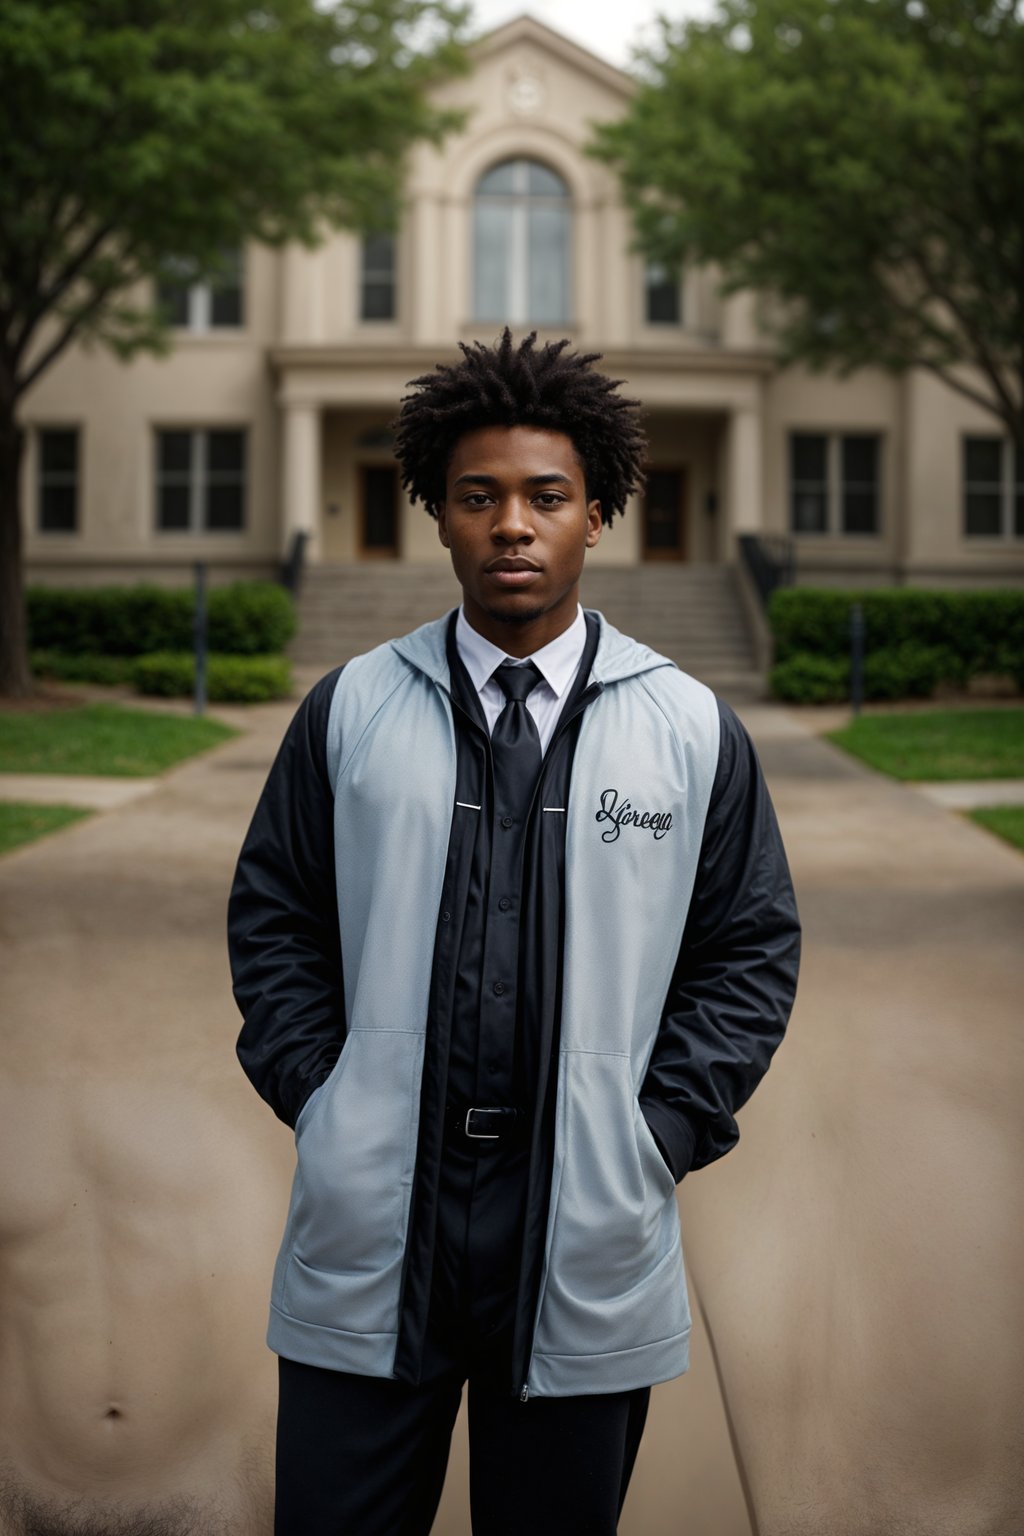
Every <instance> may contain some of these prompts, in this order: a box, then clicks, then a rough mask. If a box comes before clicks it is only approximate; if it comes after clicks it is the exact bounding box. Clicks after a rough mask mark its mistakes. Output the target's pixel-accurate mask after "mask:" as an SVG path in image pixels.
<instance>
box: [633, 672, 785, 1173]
mask: <svg viewBox="0 0 1024 1536" xmlns="http://www.w3.org/2000/svg"><path fill="white" fill-rule="evenodd" d="M719 716H720V720H721V742H720V747H719V757H718V768H717V771H716V774H715V781H714V785H713V788H712V792H711V801H710V804H709V807H708V815H707V820H706V822H705V826H704V837H703V841H702V843H701V851H700V859H699V863H698V867H697V876H696V882H695V884H694V889H693V896H692V899H691V902H690V910H689V914H688V916H687V920H686V927H685V930H684V932H683V942H682V945H681V947H680V951H679V957H678V960H677V962H676V968H675V973H674V975H673V977H672V983H671V986H670V987H669V992H668V997H667V998H666V1001H665V1008H664V1013H663V1015H662V1021H661V1027H660V1029H659V1032H658V1038H657V1040H656V1042H655V1046H654V1051H653V1053H652V1056H651V1061H650V1064H649V1066H648V1069H647V1074H646V1076H645V1078H644V1081H643V1084H642V1087H641V1091H640V1103H641V1108H642V1109H643V1112H644V1117H645V1119H646V1120H647V1123H648V1125H649V1126H650V1128H651V1130H652V1132H653V1134H654V1137H655V1139H656V1141H657V1142H658V1145H659V1146H660V1148H661V1150H662V1153H663V1155H664V1157H665V1161H666V1162H667V1163H668V1165H669V1167H670V1168H671V1170H672V1172H673V1174H674V1176H675V1178H676V1181H677V1182H678V1181H679V1180H680V1179H681V1178H683V1176H684V1175H685V1174H686V1173H687V1172H689V1171H690V1170H691V1169H695V1168H703V1167H704V1166H705V1165H706V1164H707V1163H711V1162H714V1160H715V1159H716V1158H719V1157H721V1156H722V1154H723V1153H725V1152H728V1150H729V1148H730V1147H732V1146H734V1145H735V1143H736V1142H737V1141H738V1140H739V1129H738V1127H737V1125H736V1120H735V1113H736V1111H737V1110H738V1109H739V1108H740V1106H741V1105H742V1104H744V1103H746V1101H747V1099H748V1098H749V1097H750V1095H751V1094H752V1093H753V1091H754V1089H755V1088H756V1086H757V1084H758V1083H759V1082H760V1080H761V1078H762V1077H763V1075H764V1073H765V1072H766V1071H767V1069H768V1063H769V1061H770V1060H771V1057H772V1054H773V1052H774V1051H775V1048H776V1046H777V1045H778V1044H779V1042H780V1040H781V1039H782V1035H783V1032H784V1030H785V1028H786V1024H787V1022H788V1019H789V1014H790V1010H791V1008H792V1006H793V998H794V995H795V993H796V978H797V969H798V966H799V959H800V924H799V920H798V918H797V911H796V900H795V898H794V895H793V886H792V882H791V880H790V877H789V867H788V865H787V863H786V855H785V852H784V850H783V847H782V838H781V836H780V834H779V828H778V823H777V821H776V819H775V812H774V810H773V808H772V803H771V800H770V799H769V797H768V790H767V787H766V785H765V782H764V777H763V775H762V772H761V765H760V763H759V762H758V760H757V754H756V752H755V751H754V746H753V743H752V742H751V740H750V737H749V736H748V735H747V732H746V731H745V730H744V728H743V726H742V725H741V724H740V722H739V721H738V720H737V718H736V716H735V715H734V714H733V712H732V710H731V709H730V708H729V706H728V705H727V704H723V703H721V702H720V703H719Z"/></svg>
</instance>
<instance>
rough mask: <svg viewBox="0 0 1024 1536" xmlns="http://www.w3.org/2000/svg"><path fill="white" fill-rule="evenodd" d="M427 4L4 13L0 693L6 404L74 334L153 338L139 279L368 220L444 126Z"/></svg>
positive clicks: (124, 351) (6, 596)
mask: <svg viewBox="0 0 1024 1536" xmlns="http://www.w3.org/2000/svg"><path fill="white" fill-rule="evenodd" d="M462 21H463V16H462V12H461V11H460V10H458V9H456V8H454V7H451V6H449V5H447V4H446V3H445V0H337V3H328V0H4V4H3V6H2V7H0V143H2V144H3V146H4V166H3V174H2V175H0V693H3V692H15V693H17V692H24V691H26V689H27V687H28V682H29V679H28V668H27V660H26V656H27V653H26V650H25V636H24V614H23V603H22V596H21V588H20V574H19V572H20V535H19V519H18V506H17V484H18V461H19V457H20V437H19V433H18V430H17V425H16V421H15V409H16V404H17V401H18V399H19V397H21V396H22V395H24V393H25V391H26V390H27V389H28V388H30V386H31V385H32V384H33V383H34V382H35V380H36V379H38V378H39V377H40V375H41V374H42V373H43V372H44V371H45V369H47V368H48V367H49V366H50V365H51V364H52V363H53V362H54V361H55V360H56V359H57V358H58V357H59V356H60V355H61V353H62V352H63V351H64V349H65V348H66V347H67V346H68V345H69V344H70V343H71V342H72V341H75V340H83V339H90V340H93V341H97V342H99V343H102V344H105V345H107V346H109V347H111V348H113V349H114V350H115V351H116V352H118V353H119V354H121V355H122V356H130V355H131V354H132V353H133V352H136V351H138V350H140V349H143V348H148V349H157V350H159V349H160V348H162V347H164V346H166V340H167V338H166V332H165V329H164V326H163V324H162V321H161V317H160V315H159V314H158V313H156V312H154V308H153V305H152V303H151V301H150V296H151V288H150V286H149V285H148V284H146V285H145V286H140V281H141V280H142V279H145V278H148V277H153V276H157V275H159V273H160V272H161V270H162V267H163V264H164V263H165V262H166V261H167V259H168V258H169V257H173V258H175V259H176V260H177V261H178V262H179V263H184V264H185V266H186V269H187V270H188V271H189V272H190V273H192V274H194V275H195V276H197V277H198V276H215V275H216V273H217V270H218V265H219V263H220V260H221V256H222V253H223V252H224V251H225V250H230V249H237V248H239V247H241V246H242V245H244V244H245V243H246V242H247V241H251V240H257V241H262V242H265V243H267V244H270V245H280V244H281V243H283V242H284V241H287V240H293V239H297V240H301V241H304V242H307V243H312V242H314V241H315V239H316V238H317V235H318V233H319V232H320V231H322V229H323V228H324V226H325V225H349V226H352V227H359V228H377V229H379V228H382V227H386V226H387V225H388V224H389V223H391V222H393V221H394V219H395V216H396V213H397V209H398V205H399V201H400V192H401V180H402V175H401V172H402V160H403V156H404V153H405V151H406V150H407V148H408V147H409V146H410V145H411V144H412V143H413V142H414V141H416V140H417V139H421V138H424V137H428V138H437V137H439V136H440V135H441V134H442V133H443V132H444V131H445V130H446V129H447V128H449V127H451V126H453V125H454V119H453V117H452V116H451V115H450V114H445V113H443V112H440V111H438V110H437V109H436V108H434V107H433V106H432V105H431V103H430V100H429V98H428V95H427V92H428V89H429V87H430V86H431V84H432V83H433V82H435V81H436V80H438V79H439V78H440V77H441V76H442V75H444V74H446V73H449V72H451V71H452V70H454V69H457V68H459V67H460V66H461V64H462V53H461V48H460V45H459V31H460V27H461V24H462Z"/></svg>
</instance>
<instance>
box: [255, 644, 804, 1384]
mask: <svg viewBox="0 0 1024 1536" xmlns="http://www.w3.org/2000/svg"><path fill="white" fill-rule="evenodd" d="M588 619H589V621H590V622H591V624H593V623H596V624H598V625H599V638H598V644H597V649H596V654H595V656H594V660H593V665H592V668H591V673H590V679H589V685H588V688H587V690H586V693H585V695H584V698H585V704H586V707H585V710H584V711H583V713H582V717H581V718H580V720H579V721H578V725H577V730H578V738H577V741H576V749H575V753H574V755H573V758H572V768H571V777H570V780H569V786H568V794H567V796H566V799H565V811H566V814H565V861H564V886H565V889H564V901H563V910H562V931H563V948H562V986H561V997H560V1000H559V1001H560V1007H559V1010H558V1034H557V1049H556V1056H557V1059H556V1060H555V1061H553V1062H552V1064H551V1070H552V1074H553V1083H552V1096H551V1102H552V1105H553V1113H552V1115H551V1117H550V1145H548V1146H547V1147H546V1148H545V1147H542V1148H540V1149H539V1157H540V1159H541V1163H540V1165H541V1166H542V1167H543V1170H544V1178H543V1186H544V1187H543V1189H542V1190H540V1191H538V1192H537V1199H538V1200H540V1201H541V1204H540V1205H539V1206H538V1209H539V1210H540V1211H541V1213H542V1217H543V1220H542V1224H541V1228H540V1231H541V1240H540V1242H539V1252H538V1263H537V1264H536V1266H535V1269H534V1271H532V1272H531V1273H533V1274H535V1282H531V1284H530V1286H529V1294H524V1295H522V1296H521V1298H520V1303H521V1306H520V1312H521V1314H522V1316H523V1317H525V1318H526V1319H527V1322H528V1327H527V1328H526V1330H525V1338H524V1346H523V1350H522V1380H523V1384H524V1390H528V1391H529V1392H530V1393H535V1394H539V1395H552V1396H560V1395H568V1394H577V1393H596V1392H612V1391H623V1390H627V1389H630V1388H633V1387H638V1386H645V1385H649V1384H651V1383H653V1382H656V1381H663V1380H667V1379H669V1378H670V1377H672V1376H676V1375H678V1374H680V1373H681V1372H682V1371H684V1370H685V1369H686V1366H687V1358H688V1337H689V1331H690V1313H689V1306H688V1301H687V1295H686V1286H685V1279H684V1274H683V1262H682V1249H681V1242H680V1232H679V1219H678V1213H677V1207H676V1202H675V1198H674V1191H675V1184H676V1183H677V1182H678V1180H679V1179H681V1178H682V1177H683V1176H684V1175H685V1174H686V1173H687V1172H688V1171H690V1170H691V1169H694V1168H700V1167H702V1166H704V1165H706V1164H707V1163H710V1162H712V1161H713V1160H714V1159H715V1158H717V1157H720V1156H721V1155H722V1154H723V1153H724V1152H726V1151H728V1150H729V1148H730V1147H731V1146H732V1145H734V1143H735V1142H736V1140H737V1139H738V1135H739V1132H738V1130H737V1127H736V1122H735V1112H736V1110H737V1109H738V1108H739V1107H740V1106H741V1105H742V1104H743V1103H744V1102H745V1100H746V1099H747V1098H748V1097H749V1095H750V1093H751V1092H752V1091H753V1089H754V1087H755V1086H756V1084H757V1082H758V1081H759V1080H760V1078H761V1076H762V1075H763V1073H764V1072H765V1070H766V1069H767V1066H768V1063H769V1061H770V1059H771V1056H772V1053H773V1052H774V1050H775V1048H776V1046H777V1045H778V1043H779V1041H780V1039H781V1038H782V1034H783V1031H784V1029H785V1025H786V1021H787V1019H788V1016H789V1011H790V1008H791V1006H792V1000H793V995H794V991H795V985H796V971H797V964H798V953H799V927H798V922H797V917H796V908H795V903H794V899H793V893H792V887H791V884H790V880H789V874H788V870H787V867H786V860H785V855H784V853H783V850H782V844H781V841H780V838H779V834H778V828H777V825H776V822H775V817H774V813H773V811H772V808H771V804H770V801H769V799H768V795H767V791H766V789H765V786H764V782H763V779H762V776H761V772H760V768H759V766H758V763H757V759H756V756H755V754H754V751H753V748H752V746H751V744H750V742H749V739H748V737H747V736H746V733H745V732H744V731H743V728H742V727H741V726H740V725H739V722H738V721H737V720H736V718H735V716H734V715H733V714H732V712H731V711H730V710H729V709H728V708H727V707H726V706H724V705H719V704H718V703H717V701H716V700H715V698H714V696H713V695H712V694H711V693H710V692H709V690H708V689H706V688H705V687H704V686H703V685H702V684H700V683H698V682H696V681H695V680H694V679H692V678H690V677H688V676H686V674H684V673H682V672H680V671H679V670H678V669H677V668H676V667H675V666H674V664H673V663H671V662H670V661H668V660H667V659H666V658H665V657H662V656H658V655H656V654H655V653H654V652H652V651H650V650H648V649H647V648H646V647H644V646H642V645H639V644H638V643H637V642H635V641H633V640H630V639H628V638H627V637H626V636H624V635H621V634H620V633H619V632H618V631H616V630H615V629H613V628H612V627H611V626H610V625H608V624H607V623H606V622H605V621H604V620H603V618H602V617H601V616H600V615H594V616H590V615H588ZM448 626H449V618H447V617H446V618H443V619H440V620H437V621H435V622H434V623H432V624H428V625H425V626H424V627H423V628H422V629H419V630H417V631H415V632H414V633H413V634H411V635H408V636H405V637H404V638H403V639H401V640H396V641H393V642H390V643H389V644H387V645H384V646H381V647H379V648H378V649H377V650H375V651H372V652H370V653H369V654H367V655H365V656H362V657H359V658H357V659H356V660H355V661H352V662H350V663H348V664H347V666H345V668H344V669H338V670H337V671H336V672H334V673H331V674H330V675H329V676H328V677H326V678H324V679H323V680H322V681H321V683H320V684H318V685H317V687H316V688H314V689H313V691H312V693H311V694H310V695H309V696H308V698H307V699H306V700H305V702H304V703H303V705H302V706H301V707H300V709H299V711H298V713H297V714H296V717H295V719H294V720H293V722H292V724H291V726H290V728H289V730H288V733H287V735H286V737H285V740H284V743H283V744H282V747H281V750H280V752H279V754H278V757H277V760H276V761H275V764H274V767H273V769H272V771H271V774H270V777H269V779H268V781H267V785H266V788H265V790H264V792H263V795H262V797H261V800H260V803H259V805H258V807H257V810H256V813H255V815H254V818H253V822H252V826H251V827H250V830H249V834H248V836H247V838H246V842H245V845H244V847H243V850H242V854H241V857H240V859H239V864H238V870H237V873H236V877H235V885H234V888H233V891H232V898H231V904H230V911H229V942H230V949H231V961H232V970H233V975H234V985H235V996H236V998H237V1001H238V1004H239V1007H240V1009H241V1011H242V1015H243V1018H244V1020H245V1023H244V1027H243V1029H242V1033H241V1036H240V1039H239V1046H238V1049H239V1056H240V1059H241V1061H242V1064H243V1066H244V1068H245V1070H246V1072H247V1073H248V1075H249V1077H250V1078H251V1080H252V1081H253V1083H254V1085H255V1086H256V1088H257V1090H258V1091H259V1092H260V1093H261V1094H262V1096H263V1097H264V1098H265V1099H266V1100H267V1101H268V1103H270V1105H271V1106H272V1107H273V1109H274V1110H275V1112H276V1113H277V1114H278V1115H279V1116H280V1117H281V1118H282V1119H284V1120H286V1121H287V1122H288V1123H289V1124H291V1125H294V1126H295V1134H296V1142H297V1150H298V1165H297V1169H296V1176H295V1183H294V1186H293V1193H292V1200H291V1205H290V1209H289V1213H288V1219H287V1224H286V1229H285V1234H284V1240H283V1242H282V1245H281V1251H280V1254H279V1257H278V1261H277V1265H276V1268H275V1274H274V1283H273V1294H272V1302H271V1321H270V1328H269V1333H268V1343H269V1344H270V1346H271V1348H272V1349H274V1350H276V1351H277V1352H278V1353H280V1354H283V1355H286V1356H288V1357H289V1358H291V1359H295V1360H300V1361H304V1362H307V1363H309V1364H313V1365H319V1366H326V1367H331V1368H334V1369H339V1370H348V1371H354V1372H357V1373H361V1374H365V1375H377V1376H390V1375H392V1374H395V1373H396V1358H397V1373H398V1374H399V1375H401V1376H404V1377H414V1375H415V1362H414V1361H413V1362H412V1363H411V1364H410V1363H409V1360H408V1358H407V1357H408V1350H405V1351H404V1352H402V1351H400V1348H399V1346H400V1342H401V1341H402V1336H403V1307H404V1306H405V1307H407V1305H408V1302H407V1298H408V1297H409V1296H410V1295H414V1294H416V1292H417V1289H418V1290H419V1292H420V1293H422V1290H423V1282H424V1277H423V1276H416V1277H414V1279H416V1280H418V1282H419V1284H418V1286H417V1285H415V1284H414V1285H412V1286H410V1285H409V1283H408V1282H409V1275H408V1273H407V1260H408V1257H409V1254H408V1251H407V1248H408V1235H409V1232H410V1216H411V1212H412V1204H413V1191H414V1188H415V1189H416V1190H417V1200H421V1199H423V1198H424V1169H425V1167H426V1166H428V1165H426V1164H424V1163H423V1161H422V1160H421V1157H420V1154H421V1151H422V1150H423V1148H425V1147H426V1146H428V1145H429V1144H431V1143H436V1141H437V1127H436V1125H435V1123H434V1120H435V1117H436V1116H437V1115H439V1114H440V1113H441V1111H442V1110H443V1098H442V1099H441V1102H440V1103H435V1102H434V1101H433V1100H432V1098H431V1095H430V1093H429V1092H428V1091H425V1088H427V1087H429V1078H430V1073H429V1071H428V1073H427V1075H426V1077H425V1075H424V1061H425V1059H426V1060H427V1061H428V1063H429V1061H430V1059H431V1058H430V1050H429V1046H430V1042H428V1039H427V1035H428V1018H429V1012H430V998H431V980H432V973H433V962H434V954H435V944H436V933H437V925H438V918H439V913H440V910H441V900H442V888H443V882H444V879H445V874H446V867H447V857H446V856H447V854H448V850H449V843H450V837H451V834H452V829H453V814H454V813H455V802H456V768H457V754H456V737H455V726H454V721H453V711H452V701H451V683H450V672H449V662H448V654H447V648H446V635H447V631H448ZM442 1091H443V1089H442ZM434 1097H435V1098H436V1095H435V1096H434ZM423 1113H426V1115H427V1116H428V1123H421V1115H422V1114H423ZM418 1164H419V1166H418ZM428 1171H429V1169H428ZM427 1183H428V1185H429V1178H428V1179H427ZM427 1195H428V1196H429V1188H428V1190H427ZM526 1272H528V1271H524V1273H526ZM519 1331H522V1330H519ZM406 1332H407V1330H406Z"/></svg>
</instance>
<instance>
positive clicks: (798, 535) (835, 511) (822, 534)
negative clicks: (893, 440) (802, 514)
mask: <svg viewBox="0 0 1024 1536" xmlns="http://www.w3.org/2000/svg"><path fill="white" fill-rule="evenodd" d="M787 433H788V435H787V439H786V473H787V476H788V502H789V506H788V511H789V517H788V522H789V532H790V537H791V538H794V539H877V538H879V537H880V536H881V533H882V527H883V522H884V505H883V500H882V487H883V483H884V477H883V456H884V453H885V434H884V433H883V432H880V431H878V430H877V429H875V428H872V427H844V428H842V430H841V431H832V430H827V429H824V428H822V427H788V428H787ZM794 437H823V438H824V439H825V519H826V524H825V527H824V528H821V529H815V528H794V526H793V492H794V490H795V489H796V485H795V482H794V480H793V452H792V440H793V438H794ZM846 437H873V438H874V439H875V440H876V442H877V443H878V457H877V461H876V462H877V471H878V473H877V479H876V481H875V484H874V487H873V489H874V492H875V512H876V516H875V526H874V528H873V529H872V530H871V532H870V533H867V532H860V531H859V530H856V529H849V530H848V529H846V528H844V527H843V490H844V482H843V446H842V445H843V439H844V438H846ZM862 484H863V485H864V486H865V487H866V484H867V483H866V482H861V481H855V480H851V481H850V482H849V485H850V487H852V488H854V489H856V488H857V487H858V486H861V485H862Z"/></svg>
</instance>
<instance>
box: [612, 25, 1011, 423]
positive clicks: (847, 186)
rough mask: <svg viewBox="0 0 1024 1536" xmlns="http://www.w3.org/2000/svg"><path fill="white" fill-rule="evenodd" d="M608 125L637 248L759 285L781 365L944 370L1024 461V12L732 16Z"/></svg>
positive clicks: (648, 63) (660, 66) (653, 71)
mask: <svg viewBox="0 0 1024 1536" xmlns="http://www.w3.org/2000/svg"><path fill="white" fill-rule="evenodd" d="M640 62H641V67H642V71H643V79H642V82H641V85H640V88H639V90H638V92H637V94H636V97H635V99H634V101H633V103H632V106H631V110H630V111H629V113H628V114H627V115H626V117H625V118H624V119H623V120H621V121H620V122H617V123H614V124H610V125H606V126H603V127H602V128H600V129H599V130H598V137H597V142H596V146H595V152H596V153H597V154H598V155H599V156H600V157H601V158H603V159H605V160H606V161H608V162H609V163H611V164H612V165H614V166H615V167H617V169H618V171H619V173H620V175H621V178H622V182H623V186H624V189H625V195H626V198H627V200H628V202H629V204H630V206H631V208H632V211H633V215H634V219H635V224H636V230H637V237H638V242H639V244H640V245H641V247H642V248H643V249H645V250H646V251H647V253H648V254H649V255H650V256H651V257H652V258H654V259H657V260H660V261H662V262H664V263H667V264H669V265H671V266H679V265H681V264H682V263H684V262H691V261H692V262H713V263H716V264H718V265H719V266H720V269H721V271H722V273H723V277H724V286H725V288H726V290H727V291H736V290H738V289H740V288H752V289H756V290H760V291H761V292H762V293H763V294H764V295H766V296H771V297H770V298H769V302H768V303H766V304H765V305H763V313H764V316H765V323H766V326H767V327H768V329H769V330H770V331H772V332H773V333H774V335H775V337H776V339H777V341H778V343H779V345H780V347H781V350H782V354H783V356H784V357H785V358H786V359H788V360H795V359H799V360H802V361H804V362H807V363H809V364H810V365H811V366H813V367H826V366H833V367H838V368H839V369H840V370H841V371H848V370H850V369H853V368H857V367H860V366H862V365H867V364H881V365H882V366H884V367H887V368H890V369H893V370H900V369H905V368H908V367H913V366H917V367H922V368H926V369H929V370H930V371H932V372H933V373H935V374H937V375H938V376H939V377H941V378H942V379H944V380H945V381H946V382H947V383H948V384H950V385H951V386H952V387H954V388H956V389H958V390H959V391H960V392H961V393H963V394H965V395H967V396H968V397H970V398H971V399H973V400H975V401H976V402H978V403H980V404H982V405H984V406H985V407H986V408H988V409H989V410H991V411H993V412H994V413H995V414H996V415H997V416H998V417H999V419H1000V420H1001V421H1002V422H1003V424H1004V425H1005V426H1006V428H1007V429H1008V430H1009V431H1010V432H1011V433H1012V434H1013V435H1014V436H1015V437H1016V439H1017V441H1018V442H1019V443H1020V444H1021V445H1022V448H1024V405H1022V398H1024V391H1022V381H1024V14H1022V9H1021V6H1020V4H1019V0H721V3H720V5H719V9H718V12H717V13H716V15H715V17H714V18H713V19H712V20H711V21H710V22H707V23H697V22H690V23H688V24H684V25H683V26H681V27H679V26H677V27H673V26H672V25H671V24H669V23H664V22H663V23H662V29H661V34H660V38H659V41H658V42H657V43H656V44H655V45H654V46H653V47H652V48H651V49H650V50H648V51H647V53H646V54H645V55H642V56H641V60H640Z"/></svg>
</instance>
